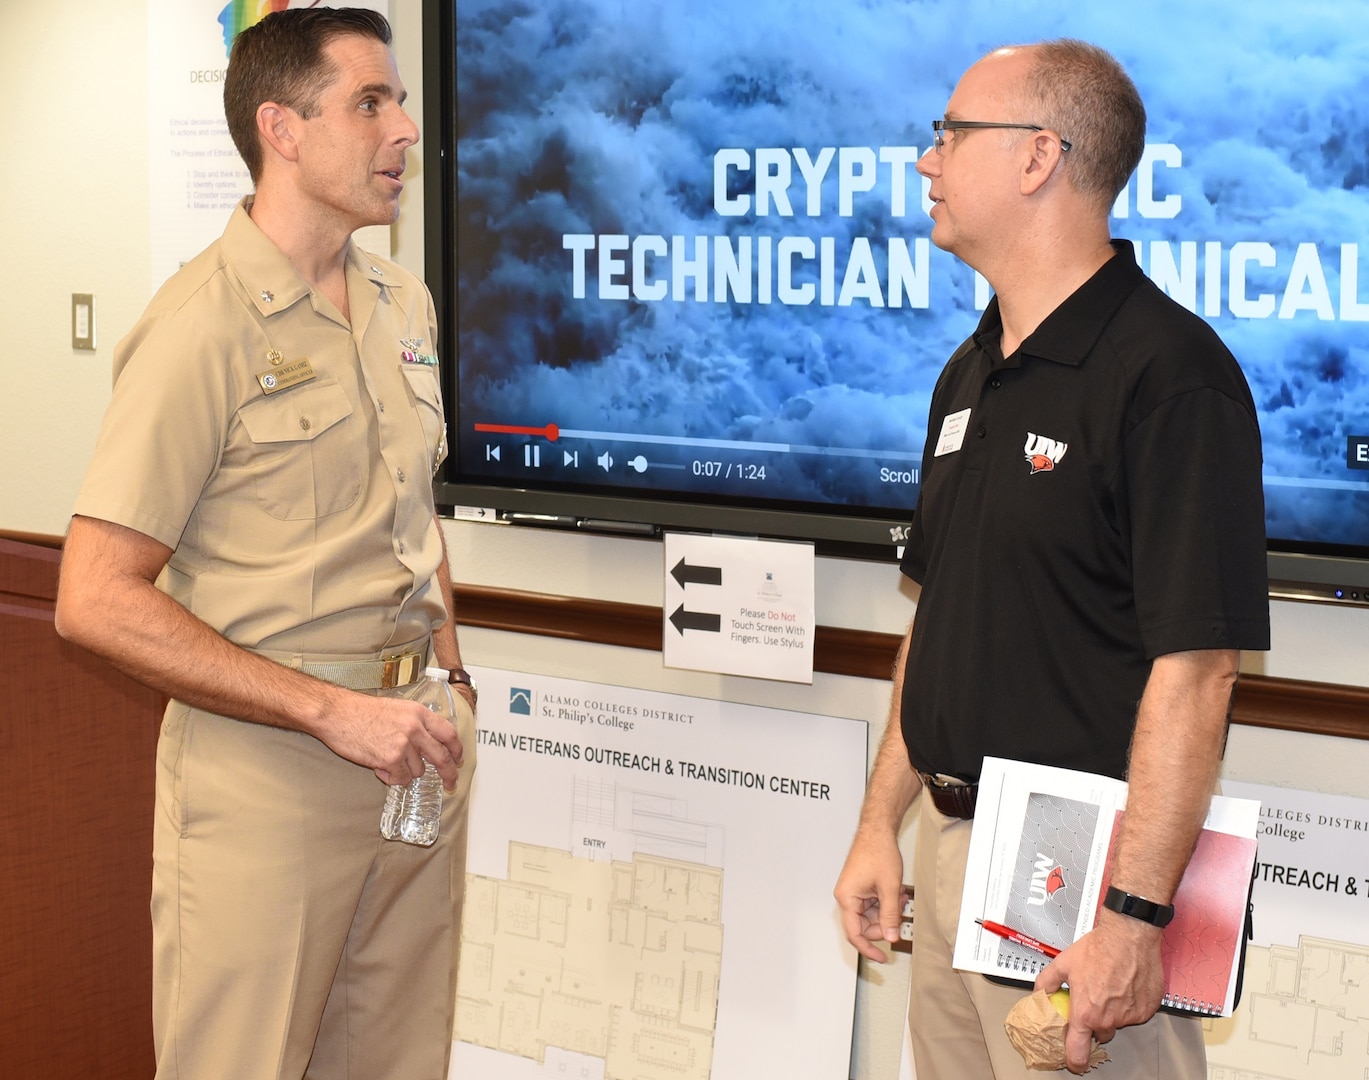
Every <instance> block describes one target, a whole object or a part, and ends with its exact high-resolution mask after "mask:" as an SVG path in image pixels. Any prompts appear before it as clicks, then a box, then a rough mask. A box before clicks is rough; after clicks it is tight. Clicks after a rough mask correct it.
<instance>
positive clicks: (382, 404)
mask: <svg viewBox="0 0 1369 1080" xmlns="http://www.w3.org/2000/svg"><path fill="white" fill-rule="evenodd" d="M376 408H377V409H379V410H380V411H381V412H384V411H385V402H383V401H381V400H380V399H379V398H376Z"/></svg>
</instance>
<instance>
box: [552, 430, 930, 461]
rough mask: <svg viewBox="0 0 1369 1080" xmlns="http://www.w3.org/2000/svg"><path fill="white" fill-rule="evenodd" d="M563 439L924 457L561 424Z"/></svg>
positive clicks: (888, 457) (904, 458)
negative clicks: (619, 430) (586, 429)
mask: <svg viewBox="0 0 1369 1080" xmlns="http://www.w3.org/2000/svg"><path fill="white" fill-rule="evenodd" d="M560 435H561V438H563V439H593V440H595V441H598V442H626V443H654V444H656V445H658V446H692V447H700V448H703V449H707V450H752V451H767V452H769V453H774V454H825V455H827V456H828V457H854V458H879V459H880V460H882V461H889V460H893V461H921V460H922V455H921V454H914V453H910V452H908V451H906V450H860V449H857V448H855V447H844V446H804V445H801V444H795V443H776V442H747V441H745V440H742V439H691V438H689V437H688V436H684V435H631V434H623V433H622V432H618V431H581V430H579V429H572V428H561V429H560Z"/></svg>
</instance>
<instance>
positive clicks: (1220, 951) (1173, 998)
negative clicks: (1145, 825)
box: [955, 758, 1259, 1016]
mask: <svg viewBox="0 0 1369 1080" xmlns="http://www.w3.org/2000/svg"><path fill="white" fill-rule="evenodd" d="M1125 805H1126V785H1125V784H1124V783H1122V782H1121V781H1118V780H1114V779H1112V778H1110V777H1105V776H1096V775H1094V774H1091V773H1082V772H1076V771H1074V770H1069V769H1056V768H1052V767H1049V766H1042V765H1029V764H1025V763H1023V762H1012V761H1004V760H1003V759H999V758H986V759H985V760H984V772H983V774H982V775H981V777H980V787H979V799H978V803H977V809H976V813H975V823H974V829H973V832H972V834H971V838H970V858H969V863H968V864H967V870H966V877H965V892H964V897H963V899H962V902H961V911H960V924H959V929H958V933H957V937H956V948H955V966H956V967H958V968H962V969H965V970H970V971H980V972H983V973H984V974H987V975H991V976H995V977H1006V978H1009V979H1013V980H1017V981H1021V982H1031V981H1032V980H1033V979H1035V977H1036V974H1037V972H1038V971H1040V969H1041V968H1042V967H1044V966H1045V965H1046V963H1048V960H1047V958H1046V957H1045V956H1043V955H1042V954H1041V953H1039V952H1035V951H1033V950H1031V949H1028V948H1027V947H1025V946H1023V945H1019V944H1016V943H1014V942H1010V941H1006V940H1004V939H1003V938H1001V937H999V936H997V935H995V934H992V933H989V932H987V931H985V930H984V929H983V927H982V926H980V925H978V923H977V922H976V920H988V921H991V922H995V923H1001V924H1003V925H1005V926H1008V927H1011V928H1012V929H1014V930H1017V931H1020V932H1021V933H1023V934H1025V935H1026V936H1027V937H1029V938H1034V939H1036V940H1037V941H1040V942H1044V943H1045V944H1047V945H1051V946H1054V947H1056V948H1062V949H1063V948H1065V947H1067V946H1068V945H1070V944H1071V943H1073V942H1074V941H1075V940H1076V938H1078V937H1079V936H1080V935H1082V934H1084V933H1087V932H1088V930H1089V929H1091V928H1092V926H1093V924H1094V921H1095V919H1096V918H1097V915H1098V911H1099V909H1100V908H1101V907H1102V898H1103V895H1104V893H1105V892H1106V891H1107V887H1108V882H1109V881H1110V879H1111V876H1112V855H1113V851H1114V849H1115V846H1116V844H1115V842H1116V838H1117V833H1118V829H1119V827H1120V824H1121V821H1122V817H1123V815H1124V812H1125ZM1258 821H1259V803H1258V802H1256V801H1254V800H1251V799H1229V798H1224V797H1222V796H1214V798H1213V801H1212V807H1211V809H1210V810H1209V812H1208V817H1207V821H1206V822H1205V823H1204V828H1203V832H1202V834H1201V835H1200V836H1199V839H1198V844H1197V847H1196V848H1195V850H1194V853H1193V857H1192V858H1191V859H1190V860H1189V864H1188V869H1187V870H1186V871H1185V872H1184V876H1183V880H1182V881H1181V882H1180V884H1179V888H1178V890H1177V892H1176V893H1175V896H1174V912H1175V914H1174V919H1173V921H1172V922H1171V923H1170V924H1169V926H1167V927H1166V928H1165V932H1164V940H1163V943H1162V946H1161V949H1162V959H1163V963H1164V968H1165V997H1164V1002H1163V1006H1162V1007H1163V1008H1165V1009H1167V1010H1170V1011H1174V1012H1185V1013H1194V1014H1199V1015H1204V1016H1229V1015H1230V1014H1231V1011H1232V1009H1233V1008H1234V1007H1235V1003H1236V998H1237V995H1238V994H1239V985H1240V974H1241V962H1242V960H1243V959H1244V955H1245V941H1246V937H1247V930H1248V918H1249V906H1250V885H1251V880H1252V876H1253V874H1254V868H1255V832H1256V828H1257V826H1258Z"/></svg>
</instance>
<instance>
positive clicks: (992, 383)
mask: <svg viewBox="0 0 1369 1080" xmlns="http://www.w3.org/2000/svg"><path fill="white" fill-rule="evenodd" d="M989 385H990V386H992V387H993V388H994V389H995V390H997V389H998V388H999V387H1000V386H1002V385H1003V380H1002V379H999V378H994V379H991V380H989Z"/></svg>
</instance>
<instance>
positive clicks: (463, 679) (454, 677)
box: [447, 667, 480, 704]
mask: <svg viewBox="0 0 1369 1080" xmlns="http://www.w3.org/2000/svg"><path fill="white" fill-rule="evenodd" d="M447 681H448V682H449V683H451V684H452V685H453V686H466V687H469V688H470V691H471V702H472V704H474V703H475V702H477V701H479V700H480V691H479V690H477V689H476V686H475V680H474V679H472V678H471V673H470V672H469V671H467V670H466V669H465V668H463V667H454V668H452V669H451V671H450V673H449V674H448V675H447Z"/></svg>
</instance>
